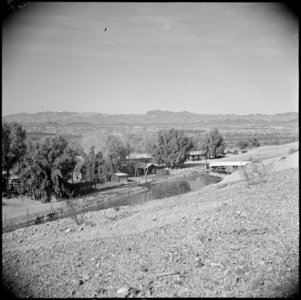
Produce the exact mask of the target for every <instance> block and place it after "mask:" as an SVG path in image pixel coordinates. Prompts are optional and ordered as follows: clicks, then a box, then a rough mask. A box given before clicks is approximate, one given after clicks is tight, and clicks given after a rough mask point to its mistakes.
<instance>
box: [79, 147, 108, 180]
mask: <svg viewBox="0 0 301 300" xmlns="http://www.w3.org/2000/svg"><path fill="white" fill-rule="evenodd" d="M104 164H105V161H104V158H103V155H102V153H101V152H100V151H98V152H97V153H95V147H93V146H92V147H91V149H90V152H89V153H88V155H87V154H84V162H83V164H82V168H81V172H82V180H83V181H93V182H94V183H104V182H106V171H105V170H106V169H105V167H104Z"/></svg>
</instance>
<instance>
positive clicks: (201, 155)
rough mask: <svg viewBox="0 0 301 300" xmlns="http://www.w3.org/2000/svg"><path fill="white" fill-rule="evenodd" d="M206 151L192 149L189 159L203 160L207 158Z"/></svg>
mask: <svg viewBox="0 0 301 300" xmlns="http://www.w3.org/2000/svg"><path fill="white" fill-rule="evenodd" d="M205 158H206V156H205V151H191V152H189V156H188V160H192V161H193V160H202V159H205Z"/></svg>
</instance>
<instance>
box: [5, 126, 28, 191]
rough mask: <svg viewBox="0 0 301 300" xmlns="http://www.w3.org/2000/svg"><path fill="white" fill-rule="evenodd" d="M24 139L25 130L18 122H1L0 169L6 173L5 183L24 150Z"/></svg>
mask: <svg viewBox="0 0 301 300" xmlns="http://www.w3.org/2000/svg"><path fill="white" fill-rule="evenodd" d="M25 140H26V131H25V130H24V129H23V128H22V126H21V125H20V124H18V123H2V170H3V171H5V173H6V183H7V184H8V179H9V176H10V173H11V170H12V168H13V167H14V165H15V164H16V163H18V162H20V160H21V159H22V157H23V156H24V154H25V152H26V144H25ZM6 187H8V186H6Z"/></svg>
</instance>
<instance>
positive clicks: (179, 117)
mask: <svg viewBox="0 0 301 300" xmlns="http://www.w3.org/2000/svg"><path fill="white" fill-rule="evenodd" d="M213 120H215V121H227V122H231V121H233V122H235V121H237V122H243V121H244V120H248V121H285V122H290V121H296V120H298V113H297V112H286V113H277V114H260V113H257V114H248V115H238V114H196V113H191V112H188V111H181V112H173V111H168V110H165V111H163V110H150V111H148V112H146V113H145V114H104V113H99V112H81V113H80V112H68V111H61V112H55V111H46V112H38V113H18V114H10V115H7V116H4V117H2V122H3V121H4V122H19V123H25V124H26V123H49V122H59V123H76V122H79V123H82V122H84V123H91V124H102V123H110V124H111V123H116V124H118V123H131V124H132V123H149V122H151V123H154V122H155V123H156V122H158V123H174V122H176V123H196V122H201V121H213Z"/></svg>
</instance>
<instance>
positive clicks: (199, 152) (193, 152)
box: [189, 151, 205, 155]
mask: <svg viewBox="0 0 301 300" xmlns="http://www.w3.org/2000/svg"><path fill="white" fill-rule="evenodd" d="M204 154H205V151H190V152H189V155H204Z"/></svg>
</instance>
